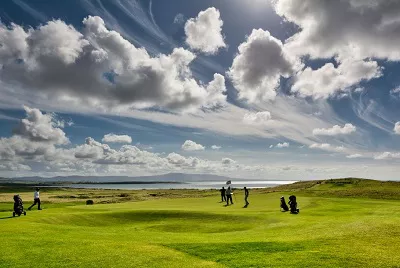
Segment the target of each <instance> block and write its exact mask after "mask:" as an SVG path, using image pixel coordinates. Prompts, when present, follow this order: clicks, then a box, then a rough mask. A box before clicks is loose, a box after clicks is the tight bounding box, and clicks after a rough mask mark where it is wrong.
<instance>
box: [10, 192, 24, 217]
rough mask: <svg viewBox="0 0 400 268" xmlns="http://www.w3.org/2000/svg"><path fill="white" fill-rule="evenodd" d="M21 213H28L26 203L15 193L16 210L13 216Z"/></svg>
mask: <svg viewBox="0 0 400 268" xmlns="http://www.w3.org/2000/svg"><path fill="white" fill-rule="evenodd" d="M21 214H24V215H26V211H25V210H24V203H23V202H22V199H21V197H20V196H19V195H14V211H13V217H15V215H18V216H21Z"/></svg>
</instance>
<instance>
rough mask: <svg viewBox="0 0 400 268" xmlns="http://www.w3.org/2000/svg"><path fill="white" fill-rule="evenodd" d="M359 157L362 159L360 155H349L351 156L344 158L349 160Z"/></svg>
mask: <svg viewBox="0 0 400 268" xmlns="http://www.w3.org/2000/svg"><path fill="white" fill-rule="evenodd" d="M360 157H362V154H351V155H347V156H346V158H350V159H353V158H360Z"/></svg>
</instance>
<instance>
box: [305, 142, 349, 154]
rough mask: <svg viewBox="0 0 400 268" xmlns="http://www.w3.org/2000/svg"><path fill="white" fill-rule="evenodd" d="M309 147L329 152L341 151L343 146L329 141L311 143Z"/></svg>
mask: <svg viewBox="0 0 400 268" xmlns="http://www.w3.org/2000/svg"><path fill="white" fill-rule="evenodd" d="M309 148H310V149H320V150H324V151H331V152H343V151H344V150H345V148H344V147H343V146H333V145H331V144H329V143H313V144H311V145H310V146H309Z"/></svg>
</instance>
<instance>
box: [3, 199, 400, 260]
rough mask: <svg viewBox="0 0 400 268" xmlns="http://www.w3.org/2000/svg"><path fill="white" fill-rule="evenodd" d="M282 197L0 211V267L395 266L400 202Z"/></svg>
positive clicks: (170, 200)
mask: <svg viewBox="0 0 400 268" xmlns="http://www.w3.org/2000/svg"><path fill="white" fill-rule="evenodd" d="M281 195H282V193H268V194H267V193H257V194H252V195H251V196H250V199H249V201H250V206H249V207H248V208H242V206H243V203H244V202H243V200H242V198H243V196H242V194H241V193H239V192H238V193H237V195H236V198H237V203H235V204H234V205H232V206H228V207H225V206H223V203H219V202H218V198H219V197H218V194H215V197H203V198H183V199H159V200H148V201H141V202H128V203H117V204H99V205H93V206H85V205H69V206H61V207H58V206H57V205H54V204H50V205H48V206H47V207H46V204H45V209H44V210H42V211H37V210H33V211H28V214H27V216H25V217H24V216H21V217H19V218H12V217H11V218H9V217H10V216H11V211H9V212H7V211H4V210H5V209H4V207H5V205H7V206H8V205H9V207H10V209H11V208H12V204H11V203H10V204H4V203H3V205H2V208H3V209H2V211H3V212H0V237H1V244H0V267H400V266H399V264H400V255H399V254H398V249H399V248H400V239H399V237H400V225H399V223H400V201H398V200H376V199H355V198H334V197H313V196H309V195H308V196H307V195H302V194H301V193H300V194H298V195H297V196H298V202H299V207H300V214H298V215H292V214H289V213H283V212H280V211H279V197H280V196H281Z"/></svg>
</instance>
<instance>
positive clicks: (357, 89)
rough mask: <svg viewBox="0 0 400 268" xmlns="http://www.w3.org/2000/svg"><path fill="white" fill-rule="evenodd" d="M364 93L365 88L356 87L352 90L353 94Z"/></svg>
mask: <svg viewBox="0 0 400 268" xmlns="http://www.w3.org/2000/svg"><path fill="white" fill-rule="evenodd" d="M364 91H365V88H363V87H357V88H356V89H354V92H355V93H361V92H364Z"/></svg>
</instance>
